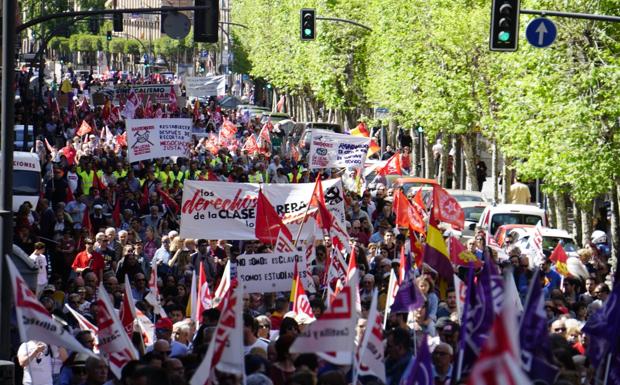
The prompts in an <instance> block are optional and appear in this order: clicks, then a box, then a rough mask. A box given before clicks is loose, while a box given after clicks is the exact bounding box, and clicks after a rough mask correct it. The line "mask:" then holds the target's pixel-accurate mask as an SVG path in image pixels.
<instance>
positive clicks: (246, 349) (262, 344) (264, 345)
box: [243, 338, 269, 354]
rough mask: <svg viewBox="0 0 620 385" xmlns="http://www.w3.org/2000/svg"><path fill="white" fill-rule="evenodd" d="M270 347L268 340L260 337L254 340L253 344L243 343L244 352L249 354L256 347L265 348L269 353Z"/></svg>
mask: <svg viewBox="0 0 620 385" xmlns="http://www.w3.org/2000/svg"><path fill="white" fill-rule="evenodd" d="M268 347H269V344H268V343H267V342H265V341H264V340H262V339H260V338H258V339H257V340H256V342H254V343H253V344H252V345H249V346H246V345H243V354H249V353H250V352H251V351H252V349H254V348H260V349H262V350H264V351H265V353H267V348H268Z"/></svg>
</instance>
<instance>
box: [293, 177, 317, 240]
mask: <svg viewBox="0 0 620 385" xmlns="http://www.w3.org/2000/svg"><path fill="white" fill-rule="evenodd" d="M321 174H322V172H321V171H319V174H318V175H317V176H316V180H315V181H314V188H315V189H316V181H318V180H319V178H320V177H321ZM312 194H314V189H313V190H312ZM310 202H312V196H311V197H310V201H309V202H308V205H307V206H306V211H305V212H304V216H303V218H302V221H301V225H300V226H299V230H297V236H296V237H295V242H294V243H293V246H294V247H295V248H297V242H298V241H299V237H301V230H302V229H303V228H304V224H305V223H306V220H307V219H308V212H309V211H310Z"/></svg>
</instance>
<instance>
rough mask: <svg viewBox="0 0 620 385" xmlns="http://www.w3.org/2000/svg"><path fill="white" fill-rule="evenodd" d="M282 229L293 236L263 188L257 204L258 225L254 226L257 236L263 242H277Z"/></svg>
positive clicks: (290, 236) (287, 235)
mask: <svg viewBox="0 0 620 385" xmlns="http://www.w3.org/2000/svg"><path fill="white" fill-rule="evenodd" d="M280 231H283V233H284V235H285V236H286V237H287V238H289V239H292V238H293V235H292V234H291V232H290V230H289V229H288V227H286V225H284V223H282V219H281V218H280V216H279V215H278V213H277V212H276V210H275V209H274V208H273V206H272V205H271V203H270V202H269V199H267V197H266V196H265V194H263V190H262V189H261V190H259V191H258V201H257V204H256V226H255V227H254V232H255V235H256V238H257V239H258V240H259V241H261V242H263V243H271V244H273V243H275V242H276V240H277V238H278V233H280Z"/></svg>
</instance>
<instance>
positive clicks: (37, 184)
mask: <svg viewBox="0 0 620 385" xmlns="http://www.w3.org/2000/svg"><path fill="white" fill-rule="evenodd" d="M40 194H41V163H39V156H38V155H37V154H35V153H32V152H19V151H16V152H14V153H13V212H17V211H18V210H19V206H21V205H22V204H23V203H24V202H26V201H28V202H30V204H31V205H32V207H33V209H34V208H36V207H37V203H39V196H40Z"/></svg>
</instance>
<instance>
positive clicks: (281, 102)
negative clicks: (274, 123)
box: [276, 95, 285, 112]
mask: <svg viewBox="0 0 620 385" xmlns="http://www.w3.org/2000/svg"><path fill="white" fill-rule="evenodd" d="M284 101H285V98H284V95H282V96H280V100H278V104H276V109H277V110H278V112H282V111H284Z"/></svg>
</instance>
